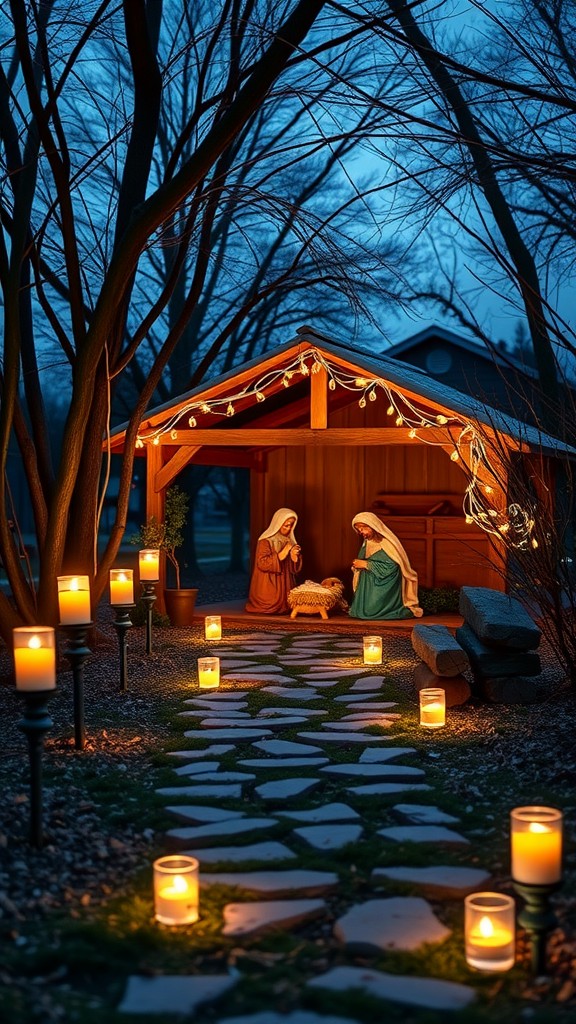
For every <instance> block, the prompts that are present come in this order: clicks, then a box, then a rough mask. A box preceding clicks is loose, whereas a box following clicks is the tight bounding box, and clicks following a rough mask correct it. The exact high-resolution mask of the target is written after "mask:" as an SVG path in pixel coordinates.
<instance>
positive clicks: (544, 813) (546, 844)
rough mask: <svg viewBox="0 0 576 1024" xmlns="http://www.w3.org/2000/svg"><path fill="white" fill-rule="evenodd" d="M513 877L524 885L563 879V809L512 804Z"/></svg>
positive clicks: (551, 882)
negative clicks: (514, 805)
mask: <svg viewBox="0 0 576 1024" xmlns="http://www.w3.org/2000/svg"><path fill="white" fill-rule="evenodd" d="M510 844H511V854H512V878H513V879H514V881H515V882H521V883H523V884H524V885H553V884H554V883H555V882H559V881H560V880H561V878H562V811H559V810H558V809H557V808H556V807H537V806H535V807H515V808H514V810H513V811H511V812H510Z"/></svg>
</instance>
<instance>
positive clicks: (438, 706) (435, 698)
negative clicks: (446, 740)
mask: <svg viewBox="0 0 576 1024" xmlns="http://www.w3.org/2000/svg"><path fill="white" fill-rule="evenodd" d="M420 725H423V726H424V727H425V728H426V729H440V728H441V726H443V725H446V694H445V692H444V690H441V689H438V688H436V687H430V688H429V689H426V690H420Z"/></svg>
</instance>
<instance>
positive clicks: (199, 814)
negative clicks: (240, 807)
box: [164, 804, 246, 825]
mask: <svg viewBox="0 0 576 1024" xmlns="http://www.w3.org/2000/svg"><path fill="white" fill-rule="evenodd" d="M164 810H165V811H169V812H170V814H175V815H176V816H177V817H178V818H182V821H194V822H196V823H197V824H198V825H205V824H208V823H209V822H211V821H228V820H236V819H237V818H245V817H246V811H226V810H224V808H223V807H204V806H203V805H202V804H197V805H196V804H172V805H171V806H170V807H165V808H164Z"/></svg>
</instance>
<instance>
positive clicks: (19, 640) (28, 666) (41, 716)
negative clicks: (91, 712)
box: [12, 626, 56, 849]
mask: <svg viewBox="0 0 576 1024" xmlns="http://www.w3.org/2000/svg"><path fill="white" fill-rule="evenodd" d="M12 635H13V639H14V674H15V677H16V689H17V690H18V691H19V692H20V693H22V695H23V697H24V701H25V710H24V715H23V717H22V718H21V720H20V721H19V722H18V728H19V729H21V730H22V732H23V733H24V734H25V736H26V739H27V740H28V755H29V761H30V842H31V844H32V846H36V847H37V848H38V849H41V847H42V749H43V745H44V736H45V734H46V733H47V732H48V729H51V728H52V719H51V718H50V715H49V714H48V709H47V706H46V704H47V701H48V698H49V697H50V695H51V694H52V693H53V692H54V690H55V689H56V642H55V637H54V630H53V629H52V628H51V627H50V626H18V627H17V628H16V629H14V630H13V631H12Z"/></svg>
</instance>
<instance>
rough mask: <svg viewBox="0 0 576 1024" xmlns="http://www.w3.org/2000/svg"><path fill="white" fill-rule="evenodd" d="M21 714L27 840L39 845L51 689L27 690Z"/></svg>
mask: <svg viewBox="0 0 576 1024" xmlns="http://www.w3.org/2000/svg"><path fill="white" fill-rule="evenodd" d="M23 693H24V701H25V707H24V716H23V718H21V719H20V721H19V722H18V728H19V729H21V730H22V732H23V733H25V735H26V739H27V740H28V755H29V759H30V843H31V845H32V846H35V847H36V848H37V849H38V850H41V849H42V750H43V746H44V735H45V733H47V732H48V730H49V729H51V728H52V719H51V718H50V715H49V714H48V708H47V706H46V705H47V702H48V698H49V697H50V696H51V695H52V694H53V693H54V690H26V691H23Z"/></svg>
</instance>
